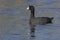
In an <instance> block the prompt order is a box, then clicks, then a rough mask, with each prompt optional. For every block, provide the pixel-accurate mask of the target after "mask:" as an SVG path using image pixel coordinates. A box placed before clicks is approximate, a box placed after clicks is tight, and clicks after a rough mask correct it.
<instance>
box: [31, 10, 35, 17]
mask: <svg viewBox="0 0 60 40" xmlns="http://www.w3.org/2000/svg"><path fill="white" fill-rule="evenodd" d="M34 15H35V14H34V10H32V11H31V15H30V18H35V16H34Z"/></svg>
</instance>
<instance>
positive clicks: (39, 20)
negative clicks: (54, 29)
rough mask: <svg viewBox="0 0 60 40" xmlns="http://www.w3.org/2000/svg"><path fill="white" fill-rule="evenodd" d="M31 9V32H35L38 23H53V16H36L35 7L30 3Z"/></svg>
mask: <svg viewBox="0 0 60 40" xmlns="http://www.w3.org/2000/svg"><path fill="white" fill-rule="evenodd" d="M27 9H29V10H30V12H31V15H30V20H29V24H30V30H31V32H30V33H31V34H34V33H35V26H36V25H45V24H49V23H52V19H53V17H51V18H49V17H35V16H34V15H35V13H34V12H35V7H34V6H32V5H29V7H28V8H27ZM31 37H34V35H31Z"/></svg>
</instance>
